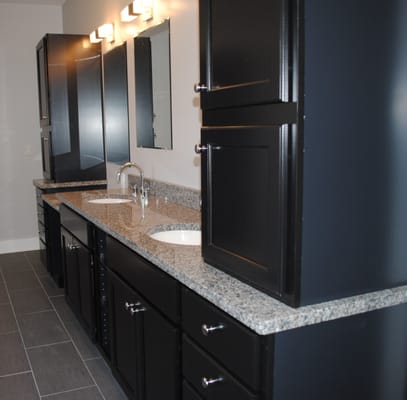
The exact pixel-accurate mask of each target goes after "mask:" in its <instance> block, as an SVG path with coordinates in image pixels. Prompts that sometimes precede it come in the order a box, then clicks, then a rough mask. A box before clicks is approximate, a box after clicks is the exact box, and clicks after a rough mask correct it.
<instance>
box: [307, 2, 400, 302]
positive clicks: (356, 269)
mask: <svg viewBox="0 0 407 400" xmlns="http://www.w3.org/2000/svg"><path fill="white" fill-rule="evenodd" d="M406 21H407V6H406V5H405V4H404V3H402V2H400V1H396V0H390V1H387V2H371V1H368V0H363V1H358V2H354V1H351V0H345V1H336V2H329V3H328V2H324V1H322V0H310V1H307V2H305V82H304V84H305V89H304V90H305V93H304V95H305V97H304V99H305V100H304V101H305V117H304V140H305V145H304V185H303V188H304V197H303V199H304V201H303V232H302V239H303V246H302V267H303V268H302V296H303V298H302V304H309V303H315V302H320V301H324V300H328V299H331V298H337V297H344V296H349V295H353V294H357V293H362V292H366V291H372V290H379V289H382V288H385V287H391V286H396V285H401V284H406V283H407V269H406V268H405V260H406V258H407V246H405V237H406V235H407V231H406V227H407V209H406V207H405V204H406V203H407V189H406V188H407V186H406V184H405V182H406V171H407V157H406V154H407V140H406V136H405V132H406V127H407V123H406V118H405V115H406V113H405V107H404V105H403V104H404V102H403V100H402V99H404V98H406V96H407V81H406V79H405V72H404V73H403V72H402V71H405V69H406V66H407V57H406V54H407V35H406V28H405V26H406ZM379 27H380V28H379ZM402 110H403V111H402Z"/></svg>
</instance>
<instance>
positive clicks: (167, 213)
mask: <svg viewBox="0 0 407 400" xmlns="http://www.w3.org/2000/svg"><path fill="white" fill-rule="evenodd" d="M114 194H118V195H126V194H127V192H123V191H120V190H95V191H84V192H64V193H58V194H57V198H58V199H59V200H60V201H62V202H63V203H65V204H67V205H68V206H69V207H71V208H72V209H74V210H75V211H77V212H78V213H79V214H81V215H82V216H84V217H85V218H87V219H88V220H89V221H91V222H92V223H94V224H95V225H96V226H97V227H99V228H101V229H103V230H104V231H106V232H107V233H109V234H110V235H111V236H113V237H115V238H116V239H118V240H119V241H120V242H122V243H123V244H125V245H127V246H128V247H129V248H131V249H132V250H134V251H136V252H137V253H139V254H140V255H142V256H143V257H145V258H146V259H147V260H149V261H151V262H152V263H153V264H155V265H157V266H158V267H159V268H161V269H162V270H164V271H166V272H167V273H168V274H169V275H171V276H173V277H174V278H176V279H177V280H179V281H180V282H181V283H183V284H184V285H185V286H187V287H189V288H190V289H192V290H194V291H195V292H196V293H198V294H200V295H201V296H202V297H204V298H206V299H207V300H209V301H210V302H211V303H213V304H215V305H216V306H217V307H219V308H220V309H222V310H223V311H225V312H226V313H228V314H230V315H231V316H233V317H234V318H236V319H237V320H238V321H240V322H241V323H243V324H244V325H246V326H247V327H249V328H250V329H252V330H254V331H255V332H256V333H258V334H260V335H267V334H272V333H276V332H281V331H285V330H289V329H293V328H298V327H301V326H306V325H311V324H315V323H319V322H323V321H329V320H333V319H337V318H341V317H345V316H350V315H354V314H358V313H362V312H367V311H371V310H375V309H379V308H383V307H388V306H392V305H397V304H401V303H404V302H407V286H401V287H398V288H394V289H387V290H382V291H378V292H372V293H367V294H363V295H359V296H353V297H348V298H344V299H340V300H334V301H329V302H325V303H320V304H315V305H311V306H305V307H300V308H296V309H295V308H291V307H289V306H287V305H285V304H283V303H281V302H279V301H277V300H275V299H273V298H272V297H270V296H267V295H266V294H264V293H262V292H259V291H258V290H256V289H254V288H252V287H250V286H248V285H246V284H244V283H242V282H240V281H238V280H237V279H235V278H233V277H231V276H229V275H227V274H225V273H223V272H222V271H220V270H218V269H216V268H214V267H211V266H210V265H207V264H205V263H204V261H203V259H202V256H201V248H200V246H182V245H173V244H166V243H162V242H158V241H156V240H154V239H152V238H150V237H149V235H148V233H149V232H151V231H154V230H157V227H159V226H165V225H170V224H179V227H183V226H192V227H195V228H196V227H198V226H199V223H200V212H199V211H197V210H194V209H191V208H188V207H184V206H180V205H177V204H174V203H170V202H166V201H164V199H161V198H155V197H153V196H151V197H150V201H149V205H148V207H147V208H146V209H145V217H144V219H143V218H141V207H140V204H139V203H138V202H137V200H136V201H135V202H134V201H133V202H131V203H123V204H114V205H101V204H92V203H89V202H88V200H90V199H92V198H98V197H106V196H110V195H114Z"/></svg>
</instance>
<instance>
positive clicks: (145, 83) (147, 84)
mask: <svg viewBox="0 0 407 400" xmlns="http://www.w3.org/2000/svg"><path fill="white" fill-rule="evenodd" d="M134 58H135V79H136V129H137V146H138V147H149V148H155V149H172V122H171V68H170V63H171V61H170V21H169V20H166V21H164V22H162V23H161V24H159V25H156V26H153V27H151V28H149V29H147V30H145V31H143V32H142V33H140V34H139V36H137V37H136V38H134Z"/></svg>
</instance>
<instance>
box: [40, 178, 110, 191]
mask: <svg viewBox="0 0 407 400" xmlns="http://www.w3.org/2000/svg"><path fill="white" fill-rule="evenodd" d="M106 183H107V181H106V180H100V181H75V182H58V183H55V182H52V181H49V180H47V179H33V185H34V186H35V187H37V188H38V189H59V188H68V187H80V186H93V185H106Z"/></svg>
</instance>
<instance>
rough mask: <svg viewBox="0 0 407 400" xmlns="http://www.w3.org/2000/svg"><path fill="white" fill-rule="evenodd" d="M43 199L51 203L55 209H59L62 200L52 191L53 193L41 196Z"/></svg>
mask: <svg viewBox="0 0 407 400" xmlns="http://www.w3.org/2000/svg"><path fill="white" fill-rule="evenodd" d="M41 198H42V200H44V201H45V202H46V203H47V204H49V205H50V206H51V207H52V208H55V210H59V206H60V204H61V200H59V199H58V198H57V196H56V195H55V194H54V193H52V194H43V195H42V196H41Z"/></svg>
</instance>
